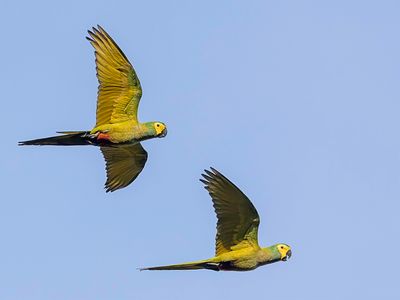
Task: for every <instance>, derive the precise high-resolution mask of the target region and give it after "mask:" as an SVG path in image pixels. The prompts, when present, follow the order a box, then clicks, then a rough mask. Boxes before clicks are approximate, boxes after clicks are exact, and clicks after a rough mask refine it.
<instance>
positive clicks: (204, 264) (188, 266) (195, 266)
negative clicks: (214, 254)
mask: <svg viewBox="0 0 400 300" xmlns="http://www.w3.org/2000/svg"><path fill="white" fill-rule="evenodd" d="M218 265H219V264H218V263H215V262H212V261H211V260H202V261H197V262H190V263H184V264H177V265H168V266H158V267H150V268H141V269H139V270H140V271H146V270H149V271H155V270H157V271H159V270H200V269H208V270H213V271H219V267H218Z"/></svg>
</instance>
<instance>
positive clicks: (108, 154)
mask: <svg viewBox="0 0 400 300" xmlns="http://www.w3.org/2000/svg"><path fill="white" fill-rule="evenodd" d="M100 150H101V152H102V153H103V156H104V160H105V161H106V171H107V181H106V183H105V188H106V192H114V191H116V190H118V189H122V188H124V187H127V186H128V185H129V184H131V183H132V182H133V181H134V180H135V179H136V177H138V175H139V174H140V172H142V170H143V168H144V165H145V164H146V161H147V152H146V150H144V149H143V147H142V145H141V144H140V143H136V144H126V145H108V146H101V147H100Z"/></svg>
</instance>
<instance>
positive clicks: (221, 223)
mask: <svg viewBox="0 0 400 300" xmlns="http://www.w3.org/2000/svg"><path fill="white" fill-rule="evenodd" d="M205 173H206V174H202V176H203V177H204V179H200V181H201V182H203V183H204V184H205V189H206V190H208V192H209V193H210V196H211V198H212V201H213V204H214V209H215V213H216V214H217V219H218V222H217V235H216V238H215V240H216V247H215V248H216V254H215V257H213V258H209V259H205V260H199V261H195V262H189V263H183V264H177V265H168V266H160V267H150V268H142V269H140V270H141V271H142V270H197V269H208V270H213V271H220V270H223V271H250V270H254V269H255V268H257V267H259V266H263V265H266V264H270V263H273V262H277V261H281V260H282V261H286V260H287V259H288V258H290V256H291V255H292V250H291V249H290V246H288V245H286V244H275V245H272V246H269V247H266V248H261V247H260V246H259V245H258V225H259V224H260V217H259V216H258V213H257V210H256V209H255V207H254V205H253V204H252V203H251V202H250V200H249V198H247V197H246V195H245V194H243V192H242V191H241V190H240V189H239V188H238V187H236V186H235V185H234V184H233V183H232V182H231V181H229V179H227V178H226V177H225V176H224V175H222V174H221V173H220V172H218V171H217V170H215V169H213V168H211V171H208V170H205Z"/></svg>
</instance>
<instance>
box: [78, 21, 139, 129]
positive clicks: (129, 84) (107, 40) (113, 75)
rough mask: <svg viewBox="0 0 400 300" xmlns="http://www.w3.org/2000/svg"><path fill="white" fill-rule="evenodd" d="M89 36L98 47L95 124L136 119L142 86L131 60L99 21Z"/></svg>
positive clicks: (96, 53) (96, 51) (96, 48)
mask: <svg viewBox="0 0 400 300" xmlns="http://www.w3.org/2000/svg"><path fill="white" fill-rule="evenodd" d="M97 27H98V28H97V29H96V28H94V27H93V29H92V30H93V31H90V30H88V33H89V35H90V37H86V38H87V39H88V40H89V41H90V43H91V44H92V46H93V47H94V49H95V52H94V53H95V56H96V71H97V79H98V80H99V89H98V95H97V112H96V127H97V126H100V125H104V124H112V123H120V122H124V121H128V120H134V121H137V110H138V106H139V101H140V98H141V97H142V88H141V86H140V82H139V79H138V77H137V75H136V72H135V70H134V69H133V67H132V65H131V63H130V62H129V60H128V59H127V58H126V56H125V54H124V53H123V52H122V51H121V49H120V48H119V47H118V45H117V44H116V43H115V42H114V40H113V39H112V38H111V37H110V36H109V35H108V33H107V32H106V31H105V30H104V29H103V28H101V26H99V25H97Z"/></svg>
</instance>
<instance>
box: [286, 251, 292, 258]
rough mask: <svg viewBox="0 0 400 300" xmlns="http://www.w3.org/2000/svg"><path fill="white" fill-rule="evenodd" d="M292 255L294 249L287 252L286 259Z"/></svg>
mask: <svg viewBox="0 0 400 300" xmlns="http://www.w3.org/2000/svg"><path fill="white" fill-rule="evenodd" d="M291 256H292V250H289V251H288V252H287V253H286V257H285V258H286V259H285V260H288V259H289V258H290V257H291Z"/></svg>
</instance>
